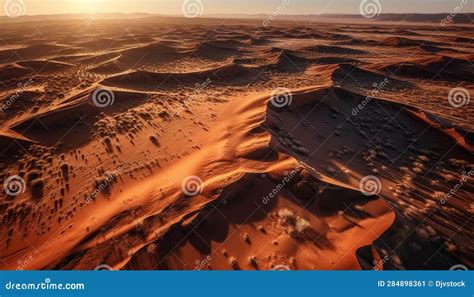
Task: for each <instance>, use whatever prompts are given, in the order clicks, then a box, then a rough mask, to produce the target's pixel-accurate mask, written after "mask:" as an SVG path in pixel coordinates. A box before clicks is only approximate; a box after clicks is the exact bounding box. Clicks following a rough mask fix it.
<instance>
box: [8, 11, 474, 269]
mask: <svg viewBox="0 0 474 297" xmlns="http://www.w3.org/2000/svg"><path fill="white" fill-rule="evenodd" d="M170 22H172V21H170ZM189 22H190V23H184V24H182V23H179V24H174V23H167V22H166V21H163V20H153V19H143V20H140V21H138V22H132V21H131V20H107V21H97V23H96V24H93V25H91V26H90V27H87V28H85V29H84V28H83V24H81V23H80V22H79V21H62V24H61V28H59V27H58V26H59V25H58V24H56V23H52V24H49V26H45V27H43V28H42V30H45V32H49V33H50V34H43V35H42V36H41V37H40V36H30V37H29V38H26V37H25V38H24V39H22V38H20V37H17V35H16V34H15V33H16V32H18V31H19V30H25V29H26V28H28V26H34V25H33V24H29V23H25V24H8V25H6V29H5V32H3V33H1V34H2V39H4V40H6V41H7V42H8V43H9V44H10V46H8V47H6V46H5V47H3V48H0V61H1V62H2V63H3V65H2V66H1V67H0V78H1V80H2V84H1V85H0V86H1V89H0V91H1V92H0V98H2V99H1V100H2V101H1V102H2V106H3V108H2V113H1V116H0V123H1V126H0V129H1V130H0V149H1V151H2V155H1V159H0V160H1V161H0V165H1V168H2V174H1V176H0V177H1V180H2V182H4V185H7V186H11V188H10V192H8V191H7V188H8V187H4V188H5V191H3V192H2V193H1V194H0V195H1V196H0V210H1V216H0V220H1V221H2V224H1V227H0V234H1V235H2V237H1V238H3V239H2V241H1V242H0V246H1V248H0V259H1V261H0V268H1V269H8V270H15V269H19V270H30V269H83V270H92V269H103V268H104V267H105V268H106V269H121V270H136V269H143V270H152V269H163V270H167V269H171V270H174V269H176V270H182V269H185V270H240V269H242V270H254V269H256V270H272V269H273V270H288V269H291V270H353V269H354V270H358V269H377V270H382V269H426V270H427V269H449V268H450V267H452V266H453V265H456V264H462V265H465V266H467V267H471V268H472V267H473V266H474V258H473V256H472V255H473V245H472V238H473V229H472V215H473V212H474V207H473V206H474V204H473V202H474V201H473V196H472V192H473V189H474V184H473V182H472V175H473V173H472V170H473V169H474V168H473V164H474V163H473V161H474V157H473V154H472V153H473V149H474V147H473V134H472V133H473V131H474V127H473V124H472V123H473V115H474V114H473V107H472V103H471V104H469V101H468V102H467V104H464V105H463V106H460V107H459V106H458V107H456V106H453V104H450V101H449V100H448V97H449V96H448V94H449V93H450V90H453V89H456V88H457V89H459V88H462V89H463V90H466V91H467V92H468V93H467V95H468V96H470V93H469V92H470V91H469V90H471V89H472V86H473V81H472V77H473V76H472V74H473V73H474V67H473V64H472V62H473V60H474V45H473V44H472V38H473V37H474V36H464V35H469V34H470V35H473V34H472V33H469V34H462V35H463V36H462V37H461V36H460V35H461V31H462V28H458V27H456V26H452V27H447V28H445V29H444V30H446V32H439V31H436V30H434V29H433V28H432V27H431V25H430V26H428V25H426V27H425V26H422V25H417V26H415V25H413V26H408V25H406V26H405V27H404V28H403V29H400V28H396V27H393V26H391V25H385V24H377V25H375V24H367V25H365V24H357V25H353V26H348V25H343V24H325V25H324V26H316V25H314V26H308V27H297V26H291V25H289V24H286V23H276V24H275V25H274V26H271V27H264V28H262V27H259V26H258V25H257V24H254V23H252V22H251V21H241V22H239V21H236V20H234V21H228V22H230V23H229V24H227V23H226V24H225V25H222V24H219V23H218V21H217V20H208V21H207V22H208V23H206V22H204V23H193V22H194V21H189ZM118 24H120V26H127V28H128V30H126V31H125V32H120V34H118V33H117V32H116V30H117V27H119V26H118ZM157 26H158V27H159V28H161V31H160V32H158V31H157V30H156V27H157ZM42 32H43V31H42ZM53 33H54V34H53ZM464 33H465V32H464ZM117 34H118V35H117ZM45 36H47V37H45ZM70 36H71V37H70ZM177 36H178V37H179V38H176V37H177ZM19 83H20V84H19ZM19 86H21V87H19ZM18 88H20V90H19V89H18ZM12 176H15V177H18V178H20V182H19V183H18V184H15V185H13V184H11V185H8V183H7V181H8V180H9V178H10V177H12ZM10 180H11V179H10ZM21 181H23V183H22V182H21ZM452 189H455V191H454V193H453V194H451V195H448V194H449V193H452ZM11 191H14V192H15V191H16V192H15V193H13V194H12V193H11Z"/></svg>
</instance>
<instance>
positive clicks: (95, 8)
mask: <svg viewBox="0 0 474 297" xmlns="http://www.w3.org/2000/svg"><path fill="white" fill-rule="evenodd" d="M184 1H188V2H196V1H201V2H202V4H203V5H202V6H201V7H202V8H201V9H203V14H204V15H206V14H215V13H226V14H229V13H234V14H235V13H246V14H254V13H268V14H270V13H272V12H274V11H275V10H276V9H278V7H280V9H281V10H280V11H281V13H282V14H319V13H358V12H359V5H360V3H361V1H366V2H374V1H378V2H379V3H380V7H382V13H388V12H419V13H432V12H452V11H454V9H455V8H456V7H461V8H462V9H461V12H474V0H0V3H2V4H3V5H2V7H3V9H2V10H1V11H0V15H5V11H6V9H11V7H12V4H11V3H15V2H23V3H24V6H23V7H24V9H25V13H26V14H27V15H37V14H58V13H98V12H103V13H105V12H125V13H131V12H147V13H159V14H173V15H181V14H182V6H183V2H184ZM286 3H287V4H286ZM7 7H10V8H7Z"/></svg>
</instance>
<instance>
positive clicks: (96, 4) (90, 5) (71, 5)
mask: <svg viewBox="0 0 474 297" xmlns="http://www.w3.org/2000/svg"><path fill="white" fill-rule="evenodd" d="M110 2H111V1H110V0H65V1H64V4H63V5H64V6H67V9H68V10H70V11H75V12H78V13H100V12H105V10H106V8H107V5H108V4H110Z"/></svg>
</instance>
